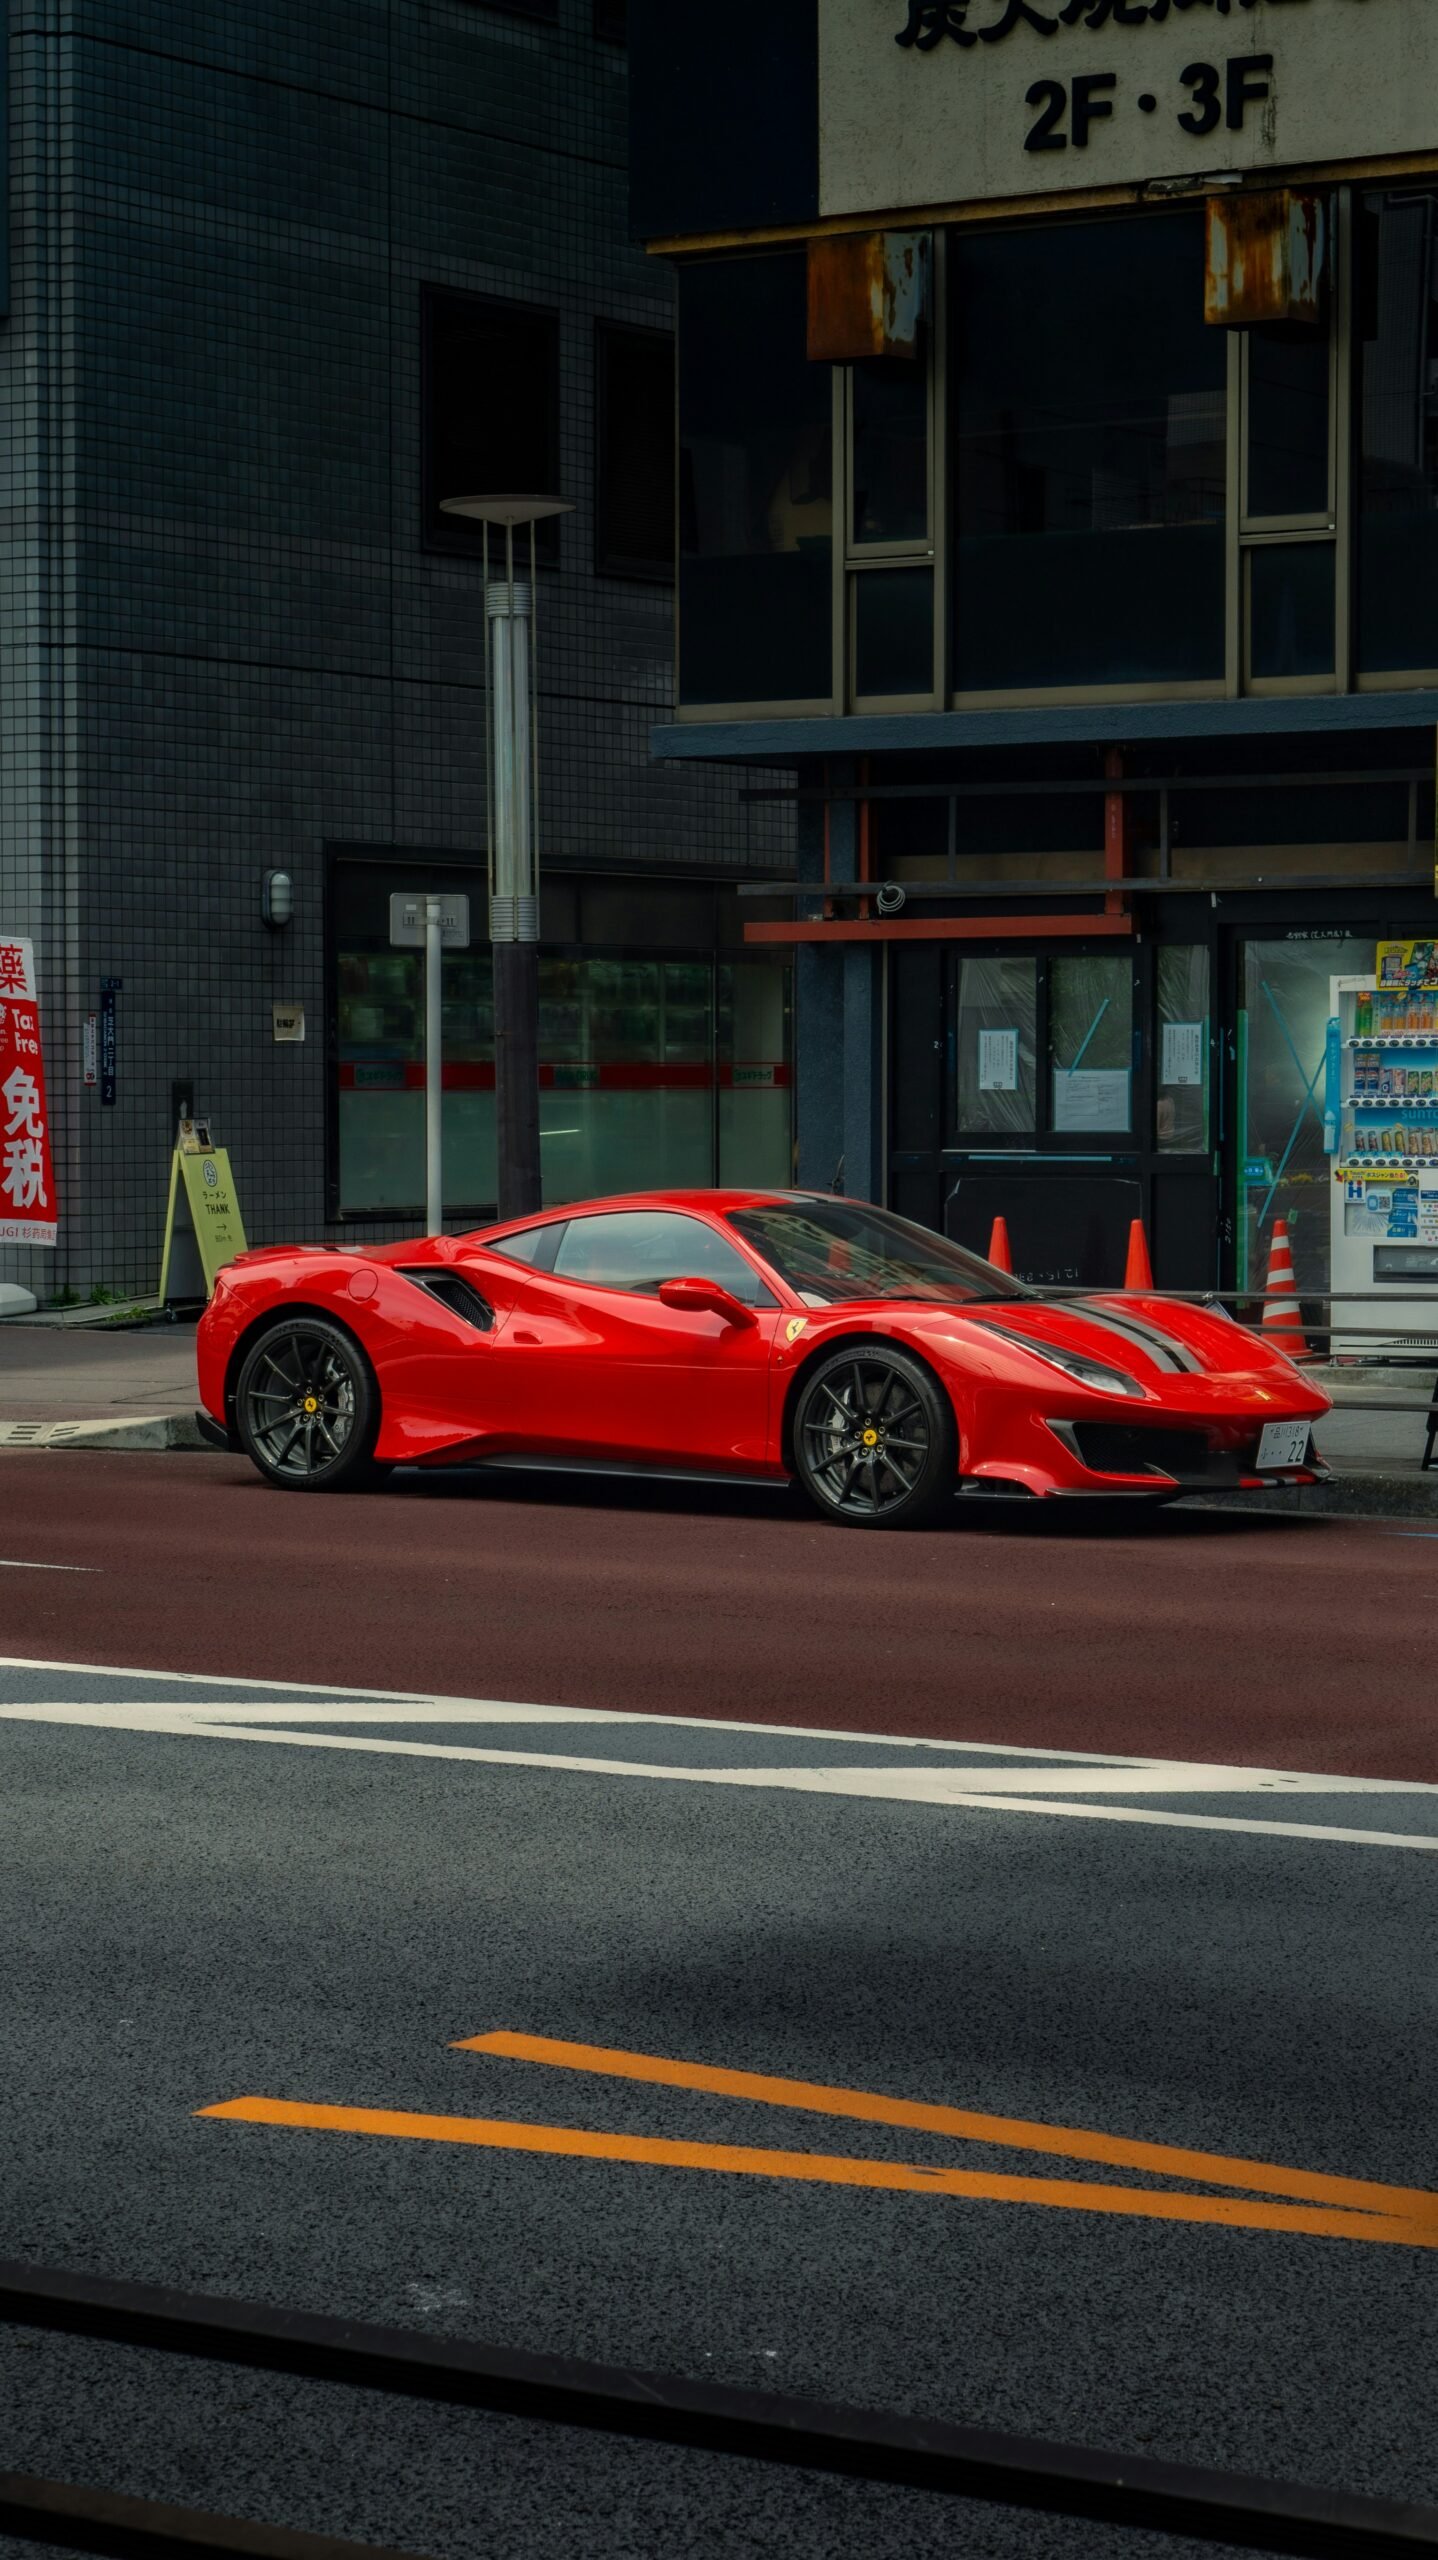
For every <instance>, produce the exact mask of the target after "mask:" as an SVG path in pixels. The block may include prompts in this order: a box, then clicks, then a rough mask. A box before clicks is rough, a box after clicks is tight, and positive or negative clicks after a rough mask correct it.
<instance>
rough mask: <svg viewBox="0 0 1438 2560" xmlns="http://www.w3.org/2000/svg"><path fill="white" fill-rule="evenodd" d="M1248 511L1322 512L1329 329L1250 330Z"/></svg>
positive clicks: (1254, 513) (1325, 482)
mask: <svg viewBox="0 0 1438 2560" xmlns="http://www.w3.org/2000/svg"><path fill="white" fill-rule="evenodd" d="M1247 500H1248V513H1249V514H1250V516H1321V515H1325V514H1326V513H1327V510H1328V331H1327V330H1326V329H1325V328H1317V327H1308V328H1298V327H1295V328H1292V329H1254V330H1252V331H1250V332H1249V333H1248V486H1247Z"/></svg>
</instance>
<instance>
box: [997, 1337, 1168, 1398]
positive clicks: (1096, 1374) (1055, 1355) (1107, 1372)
mask: <svg viewBox="0 0 1438 2560" xmlns="http://www.w3.org/2000/svg"><path fill="white" fill-rule="evenodd" d="M1024 1349H1025V1351H1031V1352H1032V1353H1033V1356H1034V1358H1035V1359H1036V1360H1043V1361H1046V1362H1047V1364H1048V1366H1049V1368H1051V1369H1062V1371H1063V1373H1064V1375H1065V1377H1068V1378H1076V1379H1077V1380H1078V1383H1079V1385H1080V1386H1081V1387H1094V1388H1096V1389H1097V1391H1098V1393H1099V1394H1100V1395H1101V1396H1137V1397H1139V1398H1140V1400H1141V1399H1142V1396H1143V1389H1142V1387H1141V1386H1140V1385H1139V1383H1138V1380H1137V1378H1131V1377H1130V1376H1129V1375H1128V1372H1127V1370H1125V1369H1108V1368H1105V1366H1104V1364H1103V1362H1102V1361H1101V1360H1090V1359H1089V1358H1088V1357H1087V1355H1086V1354H1085V1353H1084V1352H1082V1351H1060V1350H1057V1349H1056V1348H1055V1346H1054V1345H1053V1344H1052V1343H1049V1342H1046V1343H1045V1344H1044V1345H1043V1348H1042V1349H1040V1347H1039V1345H1038V1344H1037V1343H1036V1342H1026V1343H1025V1344H1024Z"/></svg>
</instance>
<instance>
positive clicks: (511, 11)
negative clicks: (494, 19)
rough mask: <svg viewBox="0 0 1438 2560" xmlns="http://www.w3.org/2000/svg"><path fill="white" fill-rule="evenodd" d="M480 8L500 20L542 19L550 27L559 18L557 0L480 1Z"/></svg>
mask: <svg viewBox="0 0 1438 2560" xmlns="http://www.w3.org/2000/svg"><path fill="white" fill-rule="evenodd" d="M480 6H481V7H483V8H486V9H492V10H493V11H494V12H495V14H496V15H497V16H499V17H501V18H543V19H545V20H546V21H547V22H548V24H549V25H550V26H553V25H554V24H555V22H556V20H557V19H558V16H559V0H480Z"/></svg>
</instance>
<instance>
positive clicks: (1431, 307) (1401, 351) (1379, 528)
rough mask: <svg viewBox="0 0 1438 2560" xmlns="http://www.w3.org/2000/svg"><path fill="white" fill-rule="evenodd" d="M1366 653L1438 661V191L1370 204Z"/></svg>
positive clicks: (1382, 667) (1364, 430) (1363, 419)
mask: <svg viewBox="0 0 1438 2560" xmlns="http://www.w3.org/2000/svg"><path fill="white" fill-rule="evenodd" d="M1364 238H1365V246H1366V253H1367V254H1366V257H1365V260H1364V268H1365V275H1366V289H1365V291H1364V293H1363V295H1362V297H1361V307H1360V328H1359V335H1360V339H1361V348H1360V353H1361V359H1362V377H1361V380H1362V390H1361V396H1360V400H1359V418H1360V429H1359V456H1360V460H1359V525H1358V663H1359V665H1360V666H1361V667H1362V668H1363V669H1364V670H1365V672H1373V673H1378V672H1385V671H1391V672H1395V673H1396V672H1399V671H1401V670H1403V669H1405V668H1430V667H1438V195H1432V194H1423V195H1375V196H1369V197H1368V199H1367V201H1366V204H1365V207H1364Z"/></svg>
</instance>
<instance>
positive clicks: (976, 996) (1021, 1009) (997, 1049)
mask: <svg viewBox="0 0 1438 2560" xmlns="http://www.w3.org/2000/svg"><path fill="white" fill-rule="evenodd" d="M1037 1014H1038V964H1037V962H1036V961H1035V960H1032V959H1022V958H1007V959H999V958H990V957H982V958H967V957H966V958H965V959H963V960H961V961H960V962H959V1027H958V1048H959V1058H958V1066H959V1097H958V1099H959V1127H960V1129H961V1130H963V1131H964V1132H965V1133H966V1134H968V1133H973V1134H976V1135H977V1134H988V1135H1000V1136H1004V1137H1020V1138H1027V1137H1032V1135H1033V1131H1034V1097H1035V1089H1036V1074H1035V1057H1034V1044H1035V1038H1036V1022H1037Z"/></svg>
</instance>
